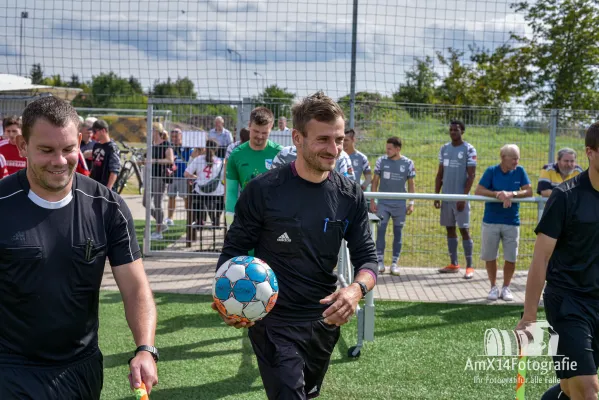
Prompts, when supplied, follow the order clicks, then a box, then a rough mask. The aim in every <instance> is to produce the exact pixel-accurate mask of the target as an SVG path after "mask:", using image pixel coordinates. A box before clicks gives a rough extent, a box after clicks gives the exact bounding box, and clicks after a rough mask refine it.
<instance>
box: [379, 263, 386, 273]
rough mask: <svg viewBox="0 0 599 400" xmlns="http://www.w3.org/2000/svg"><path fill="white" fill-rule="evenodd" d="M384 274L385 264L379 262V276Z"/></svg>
mask: <svg viewBox="0 0 599 400" xmlns="http://www.w3.org/2000/svg"><path fill="white" fill-rule="evenodd" d="M384 273H385V264H383V263H382V262H380V263H379V274H384Z"/></svg>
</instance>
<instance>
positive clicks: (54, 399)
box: [0, 351, 104, 400]
mask: <svg viewBox="0 0 599 400" xmlns="http://www.w3.org/2000/svg"><path fill="white" fill-rule="evenodd" d="M103 384H104V371H103V359H102V353H100V352H99V351H98V352H97V353H96V354H94V355H93V356H91V357H89V358H87V359H85V360H83V361H81V362H78V363H76V364H70V365H65V366H62V367H36V366H19V365H0V398H1V399H2V400H81V399H85V400H98V399H99V398H100V392H101V391H102V386H103Z"/></svg>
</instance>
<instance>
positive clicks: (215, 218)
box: [209, 196, 225, 226]
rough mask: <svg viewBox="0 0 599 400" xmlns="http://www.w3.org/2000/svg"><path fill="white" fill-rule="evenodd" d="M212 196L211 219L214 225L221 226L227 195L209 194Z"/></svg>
mask: <svg viewBox="0 0 599 400" xmlns="http://www.w3.org/2000/svg"><path fill="white" fill-rule="evenodd" d="M209 197H210V201H209V203H210V205H209V209H210V211H209V212H210V220H211V221H212V226H220V219H221V217H222V214H223V210H224V209H225V197H224V196H209Z"/></svg>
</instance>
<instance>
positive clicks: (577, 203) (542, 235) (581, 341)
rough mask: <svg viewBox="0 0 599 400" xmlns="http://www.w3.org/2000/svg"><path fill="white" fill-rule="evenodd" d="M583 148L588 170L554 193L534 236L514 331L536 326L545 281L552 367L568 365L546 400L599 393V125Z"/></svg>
mask: <svg viewBox="0 0 599 400" xmlns="http://www.w3.org/2000/svg"><path fill="white" fill-rule="evenodd" d="M585 147H586V154H587V157H588V159H589V168H588V169H587V170H586V171H584V172H582V173H580V174H579V175H577V176H576V177H574V178H572V179H570V180H568V181H566V182H563V183H561V184H560V185H559V186H557V187H556V188H554V189H553V191H552V193H551V196H550V197H549V200H548V201H547V204H546V206H545V210H544V211H543V216H542V218H541V221H540V222H539V224H538V225H537V228H536V230H535V232H536V234H537V239H536V243H535V249H534V253H533V258H532V263H531V265H530V270H529V272H528V280H527V282H526V296H525V300H524V314H523V317H522V320H521V321H520V322H519V323H518V326H517V327H516V329H518V330H523V329H524V328H525V327H526V326H527V325H528V324H529V323H531V322H533V321H535V320H536V317H537V308H538V304H539V298H540V296H541V292H543V285H545V280H547V285H546V287H545V293H544V296H543V299H544V306H545V314H546V315H547V322H549V324H550V325H551V326H552V328H553V329H554V330H555V332H556V333H557V334H558V335H559V341H558V346H557V353H556V354H559V356H555V357H554V361H555V362H560V363H561V362H562V361H564V362H565V361H566V360H567V361H568V363H567V364H562V365H567V367H565V368H560V369H556V374H557V377H558V378H559V379H560V384H558V385H555V386H554V387H552V388H550V389H549V390H548V391H547V392H546V393H545V394H544V395H543V397H542V400H557V399H559V400H568V399H572V400H582V399H596V398H597V393H599V381H598V380H597V368H598V367H599V332H598V331H597V328H598V327H599V123H594V124H593V125H591V126H590V128H589V129H588V130H587V132H586V138H585ZM564 356H565V357H566V358H565V359H564V358H563V357H564ZM574 363H575V364H574Z"/></svg>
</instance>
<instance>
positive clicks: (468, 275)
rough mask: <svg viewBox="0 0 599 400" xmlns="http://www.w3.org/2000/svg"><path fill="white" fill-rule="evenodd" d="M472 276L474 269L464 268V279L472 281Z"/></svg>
mask: <svg viewBox="0 0 599 400" xmlns="http://www.w3.org/2000/svg"><path fill="white" fill-rule="evenodd" d="M473 276H474V268H472V267H468V268H466V273H465V274H464V279H472V277H473Z"/></svg>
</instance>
